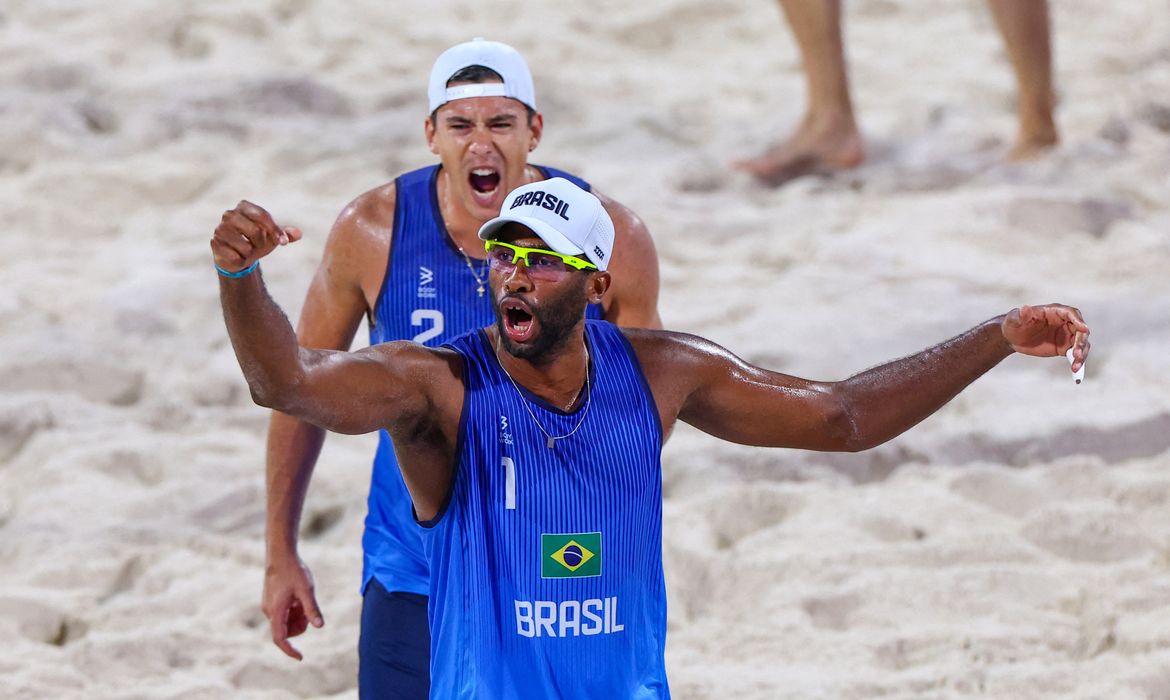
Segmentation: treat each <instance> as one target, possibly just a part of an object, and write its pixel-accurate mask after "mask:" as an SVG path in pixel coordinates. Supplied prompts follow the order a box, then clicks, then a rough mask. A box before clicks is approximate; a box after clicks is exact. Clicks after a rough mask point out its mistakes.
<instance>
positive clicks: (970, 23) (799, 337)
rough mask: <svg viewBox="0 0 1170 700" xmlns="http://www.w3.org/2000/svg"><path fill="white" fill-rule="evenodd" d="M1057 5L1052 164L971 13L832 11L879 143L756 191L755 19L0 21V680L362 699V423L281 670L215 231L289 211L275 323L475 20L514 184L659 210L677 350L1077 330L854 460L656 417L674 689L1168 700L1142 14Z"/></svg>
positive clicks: (1163, 479) (779, 363) (662, 8)
mask: <svg viewBox="0 0 1170 700" xmlns="http://www.w3.org/2000/svg"><path fill="white" fill-rule="evenodd" d="M1054 4H1056V5H1057V7H1056V8H1055V20H1056V21H1055V24H1056V55H1057V68H1058V82H1059V89H1060V94H1061V107H1060V112H1059V116H1060V122H1061V125H1062V127H1063V131H1064V135H1065V137H1066V142H1065V144H1064V145H1063V146H1062V147H1061V148H1060V149H1058V150H1057V151H1056V152H1054V153H1052V154H1051V155H1049V156H1048V157H1045V158H1043V159H1041V160H1040V161H1038V162H1035V163H1033V164H1029V165H1022V166H1017V165H1004V164H1001V163H1000V162H999V157H1000V156H1001V155H1002V153H1003V151H1004V150H1005V148H1006V145H1007V143H1008V142H1009V141H1010V138H1011V135H1012V133H1013V129H1014V119H1013V116H1012V112H1011V109H1012V94H1013V89H1012V81H1011V79H1010V73H1009V71H1008V68H1007V65H1006V61H1005V59H1004V56H1003V51H1002V49H1001V46H1000V43H999V40H998V38H997V36H996V35H995V33H994V31H993V27H992V23H991V21H990V18H989V17H988V15H987V13H986V11H985V9H984V7H983V5H982V3H979V2H974V0H964V1H963V2H949V3H920V2H911V1H910V0H857V1H856V2H850V3H848V14H847V18H848V28H847V33H848V38H849V40H850V52H851V59H852V66H853V79H854V83H855V86H856V90H855V92H856V98H857V103H858V107H859V110H860V113H861V116H862V122H863V126H864V128H865V131H866V133H867V136H868V138H869V142H870V150H871V152H872V155H873V157H872V160H871V162H870V163H869V164H867V165H866V166H865V167H863V168H862V169H861V170H859V171H857V172H856V173H853V174H849V175H845V176H839V177H836V178H833V179H827V180H826V179H808V180H803V181H800V182H797V183H794V184H792V185H791V186H788V187H786V188H784V189H781V190H778V191H770V190H764V189H761V188H758V187H756V186H755V185H753V184H752V183H750V182H748V181H747V180H746V178H744V177H742V176H738V175H732V174H730V173H728V172H727V170H726V168H725V163H726V162H727V161H728V160H730V159H731V158H733V157H735V156H742V155H746V154H751V153H753V152H755V151H758V150H759V149H761V148H762V146H763V145H764V143H766V142H767V141H770V140H774V139H777V138H779V137H780V136H781V135H782V134H783V133H784V131H785V130H786V129H787V128H788V127H789V126H790V125H791V124H793V123H794V121H795V120H796V119H797V117H798V116H799V114H800V110H801V104H802V99H803V86H802V82H801V78H800V73H799V67H798V62H797V59H796V53H795V49H794V47H793V45H792V42H791V40H790V38H789V36H788V34H787V33H786V32H785V31H784V30H783V27H782V24H781V19H780V15H779V12H778V10H777V9H776V8H775V7H774V6H773V5H772V4H771V3H770V2H768V1H766V0H759V2H755V3H733V2H729V1H727V0H720V1H719V2H707V1H700V0H650V1H649V2H644V3H634V4H631V3H626V2H617V1H616V0H602V2H594V3H560V2H542V3H539V4H538V6H536V7H533V6H532V3H521V2H518V1H516V0H509V1H500V2H489V3H479V2H467V1H466V0H440V1H439V2H434V3H428V4H426V5H425V6H424V5H423V4H422V3H414V4H403V3H398V4H394V3H385V2H371V1H368V0H366V1H362V2H348V3H326V2H323V1H322V0H316V1H314V0H271V1H267V2H257V3H237V2H228V1H227V0H219V1H216V2H203V3H198V4H197V7H198V9H183V8H184V7H187V4H184V3H157V2H147V1H146V0H126V1H125V2H119V3H103V4H101V5H100V9H96V8H98V7H99V6H98V5H97V4H93V3H80V2H57V1H54V2H49V1H46V0H38V1H36V2H32V1H21V0H10V1H9V2H5V3H2V4H0V185H2V187H3V192H4V196H3V197H0V221H3V229H2V230H3V234H2V235H3V238H2V242H3V245H2V249H3V255H0V280H3V283H2V284H0V329H2V330H0V333H2V335H0V392H2V393H0V649H2V650H3V653H0V697H2V698H5V699H25V698H29V699H32V698H36V699H41V698H81V697H85V698H192V699H195V698H226V697H232V698H296V697H306V698H309V697H336V698H354V697H356V690H355V672H356V652H355V644H356V638H357V620H358V611H359V605H360V601H359V598H358V594H357V586H358V572H359V567H360V548H359V536H360V531H361V521H362V517H363V516H364V512H365V493H366V486H367V483H368V478H369V460H370V456H371V454H372V451H373V441H372V439H371V438H369V437H364V438H339V437H331V438H330V440H329V441H328V444H327V447H326V451H325V455H324V457H323V459H322V462H321V464H320V467H319V468H318V470H317V474H316V478H315V480H314V483H313V487H312V492H311V494H310V498H309V504H308V507H307V513H306V517H305V522H306V525H307V528H308V531H307V532H306V533H305V535H304V541H303V548H302V552H303V555H304V556H305V558H306V559H307V561H308V562H309V563H310V565H311V566H312V568H313V571H314V573H315V575H316V579H317V585H318V591H319V598H320V601H321V604H322V605H323V607H324V611H325V615H326V619H327V626H326V628H325V629H324V630H321V631H312V632H310V633H309V634H308V635H307V636H306V637H303V638H302V639H301V640H300V641H299V646H300V647H301V648H302V649H303V650H304V652H305V654H306V661H305V662H303V663H301V664H299V665H298V664H296V663H295V662H292V661H290V660H289V659H287V658H285V657H284V656H283V655H282V654H281V653H280V652H279V651H278V650H277V649H276V648H275V647H274V646H272V644H271V643H270V641H269V640H268V632H267V625H266V623H265V621H264V619H263V617H262V615H261V614H260V612H259V610H258V601H259V596H260V582H261V574H262V571H261V570H262V564H263V543H262V540H263V509H264V502H263V481H262V474H263V465H262V459H261V453H262V444H263V432H264V426H265V421H266V416H265V413H264V411H262V410H260V409H258V408H256V407H255V406H253V405H252V404H251V402H250V401H249V399H248V395H247V391H246V389H245V387H244V385H243V382H242V379H241V376H240V372H239V370H238V368H237V367H236V365H235V361H234V358H233V356H232V354H231V351H230V348H229V346H228V342H227V337H226V334H225V331H224V328H223V326H222V322H221V320H220V315H219V308H218V303H217V299H216V283H215V277H214V273H213V272H212V270H211V267H210V259H209V254H208V249H207V240H208V237H209V235H210V232H211V230H212V228H213V227H214V225H215V223H216V222H217V220H218V217H219V214H220V212H221V211H222V210H223V209H225V208H227V207H230V206H232V205H233V204H234V203H235V202H236V201H237V200H239V199H241V198H244V197H246V198H249V199H252V200H254V201H257V202H260V203H262V204H263V205H265V206H267V207H268V208H270V209H271V210H272V211H273V212H274V213H275V214H276V215H277V216H278V217H279V219H280V220H281V221H283V222H285V223H290V224H297V225H300V226H302V227H303V228H304V230H305V231H306V232H307V237H306V240H305V241H304V242H303V243H301V244H298V245H297V246H294V247H292V248H291V249H287V250H282V251H280V254H279V256H277V257H276V258H275V259H273V260H272V261H271V263H270V264H268V265H267V266H266V268H265V270H266V277H267V279H268V281H269V284H270V286H271V288H272V289H273V291H274V293H275V294H276V296H277V297H278V299H279V300H280V301H281V302H282V304H283V305H284V307H285V308H286V309H287V310H288V311H289V312H290V313H292V314H294V315H295V314H296V313H297V311H298V308H299V304H300V299H301V297H302V295H303V293H304V290H305V288H306V284H307V280H308V278H309V275H310V274H311V272H312V270H313V269H314V266H315V261H316V260H317V259H318V257H319V255H320V251H321V246H322V243H323V241H324V237H325V232H326V231H327V230H328V226H329V224H330V223H331V221H332V219H333V217H334V216H335V215H336V213H337V212H338V211H339V210H340V208H341V207H342V205H344V204H345V203H346V202H347V201H348V200H349V198H351V197H352V196H354V195H355V194H357V193H359V192H361V191H364V190H365V189H368V188H369V187H372V186H374V185H376V184H378V183H380V182H383V181H385V180H386V179H387V178H389V177H390V176H391V175H393V174H395V173H397V172H401V171H403V170H406V169H408V168H412V167H416V166H419V165H424V164H427V163H429V162H431V160H432V158H431V156H430V154H429V153H428V152H427V150H426V149H425V146H424V143H423V139H422V121H423V118H424V113H425V109H426V108H425V99H424V94H425V90H424V84H425V77H426V74H427V71H428V69H429V66H430V63H431V61H432V60H433V59H434V57H435V56H436V55H437V54H438V53H439V51H441V50H442V49H443V48H445V47H446V46H447V45H449V44H451V43H454V42H456V41H460V40H463V39H466V38H468V37H470V36H474V35H484V36H488V37H491V38H497V39H501V40H504V41H509V42H511V43H513V44H515V45H516V46H517V47H519V48H520V49H521V51H523V52H524V53H525V54H526V55H527V56H528V58H529V60H530V62H531V64H532V66H533V69H534V72H535V74H536V81H537V89H538V96H539V99H540V101H541V102H542V106H543V110H544V112H545V116H546V120H547V125H548V128H547V132H546V139H545V142H544V143H543V144H542V145H541V147H540V149H539V150H538V151H537V154H536V155H537V156H538V158H537V160H538V162H546V163H549V164H555V165H558V166H560V167H565V168H569V169H573V170H577V171H580V172H581V173H582V174H584V175H585V176H586V177H588V178H590V179H591V180H592V181H593V182H594V183H595V184H597V186H598V187H599V189H602V190H604V191H605V192H607V193H610V194H612V195H614V196H615V197H617V198H618V199H620V200H621V201H623V202H625V203H627V204H629V205H630V206H631V207H633V208H634V209H635V210H636V211H637V212H639V213H640V214H641V215H642V216H643V218H644V219H645V220H646V222H647V223H648V225H649V227H650V229H651V231H652V232H653V233H654V234H655V236H656V239H657V242H658V246H659V252H660V255H661V259H662V272H663V289H662V313H663V317H664V319H665V321H666V323H667V324H668V325H669V326H671V327H675V328H679V329H685V330H689V331H694V332H698V333H702V334H704V335H707V336H709V337H711V338H713V339H715V340H717V341H719V342H722V343H725V344H726V345H728V346H729V347H731V348H733V349H734V350H736V351H737V352H739V353H740V354H742V355H743V356H745V357H746V358H748V359H750V360H752V361H755V362H758V363H761V364H764V365H766V366H769V367H773V368H777V369H782V370H785V371H790V372H793V373H797V374H802V375H805V376H813V377H817V378H826V379H828V378H842V377H844V376H847V375H848V374H849V373H851V372H853V371H856V370H859V369H862V368H864V367H866V366H869V365H872V364H876V363H878V362H880V361H882V360H883V359H887V358H890V357H893V356H896V355H900V354H905V353H909V352H912V351H914V350H917V349H919V348H921V347H924V346H926V345H927V344H929V343H932V342H935V341H938V340H942V339H943V338H945V337H948V336H950V335H952V334H955V333H958V332H960V331H962V330H964V329H965V328H967V327H969V326H971V325H973V324H974V323H976V322H978V321H981V320H983V319H985V318H988V317H991V316H993V315H995V314H998V313H1001V312H1003V311H1006V310H1008V309H1010V308H1011V307H1012V306H1015V305H1018V304H1021V303H1042V302H1047V301H1055V300H1059V301H1065V302H1069V303H1073V304H1076V305H1078V306H1080V307H1081V308H1082V309H1083V310H1084V312H1085V315H1086V316H1087V318H1088V319H1089V321H1090V322H1091V324H1092V325H1093V328H1094V340H1095V347H1094V353H1093V357H1092V358H1091V361H1090V363H1089V366H1088V375H1087V379H1086V382H1085V384H1083V385H1081V386H1079V387H1077V386H1074V385H1073V383H1072V381H1071V380H1070V379H1069V376H1068V364H1067V363H1066V362H1065V360H1064V359H1063V358H1054V359H1052V360H1048V361H1037V360H1031V359H1026V358H1012V359H1010V360H1009V361H1007V362H1005V363H1004V364H1003V366H1001V367H999V368H997V369H996V370H995V371H994V372H993V373H992V374H991V375H989V376H988V377H986V378H984V379H983V380H981V381H980V382H979V383H977V384H976V385H975V386H974V387H972V388H971V389H970V390H969V391H967V392H966V393H965V394H963V395H962V396H961V397H960V398H958V399H957V400H956V401H954V402H953V403H952V404H951V405H950V406H948V407H947V408H946V409H944V410H943V411H942V412H941V413H940V414H939V415H937V416H935V417H933V418H931V419H930V420H928V421H926V422H925V423H924V424H922V425H921V426H919V427H917V428H916V429H914V430H913V431H912V432H911V433H909V434H907V435H906V436H904V437H902V438H900V439H898V440H895V441H894V442H892V443H891V444H889V445H886V446H884V447H882V448H880V449H878V450H875V451H873V452H871V453H868V454H862V455H852V456H827V455H818V454H804V453H796V452H787V451H764V450H755V449H747V448H741V447H735V446H729V445H725V444H722V443H718V442H716V441H714V440H713V439H711V438H708V437H706V436H703V435H700V434H698V433H697V432H696V431H694V430H691V429H689V428H686V427H685V426H684V427H680V428H679V429H678V430H677V431H676V434H675V436H674V437H673V439H672V440H671V442H670V444H669V446H668V448H667V450H666V455H665V489H666V494H667V504H666V523H665V541H666V569H667V576H668V583H669V588H670V596H671V637H670V640H669V645H668V654H669V656H668V660H669V665H670V673H671V680H672V685H673V689H674V691H675V695H676V696H677V697H679V698H684V699H685V698H724V697H737V698H870V697H878V696H881V697H892V698H922V697H927V698H946V697H966V696H985V697H996V698H1170V670H1168V669H1170V452H1168V449H1170V373H1168V371H1167V363H1166V361H1165V358H1166V356H1167V347H1170V303H1168V302H1170V272H1168V271H1170V249H1168V245H1167V234H1168V232H1170V97H1168V96H1170V12H1168V11H1167V9H1168V8H1167V5H1166V3H1165V2H1164V1H1163V0H1129V1H1127V2H1123V3H1117V6H1116V7H1115V6H1114V4H1112V3H1110V4H1106V5H1102V4H1101V3H1098V2H1090V1H1089V0H1060V2H1057V3H1054ZM194 6H196V5H192V7H194ZM424 7H425V9H424ZM245 8H247V9H245Z"/></svg>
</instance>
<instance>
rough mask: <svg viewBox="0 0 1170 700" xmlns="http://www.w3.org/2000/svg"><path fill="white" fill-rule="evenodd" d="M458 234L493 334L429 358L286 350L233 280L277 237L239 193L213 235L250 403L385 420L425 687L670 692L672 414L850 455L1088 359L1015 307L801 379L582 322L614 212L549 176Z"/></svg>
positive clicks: (1063, 314)
mask: <svg viewBox="0 0 1170 700" xmlns="http://www.w3.org/2000/svg"><path fill="white" fill-rule="evenodd" d="M479 235H480V237H481V238H483V239H485V240H486V248H487V252H488V260H489V261H490V276H489V280H488V281H489V285H490V288H491V298H492V302H493V304H494V306H495V323H494V324H493V325H490V326H488V327H486V328H482V329H480V330H478V331H474V332H472V333H468V334H465V335H463V336H460V337H459V338H456V339H455V340H453V341H452V342H450V343H449V344H447V345H445V346H443V347H441V348H429V347H424V346H422V345H419V344H417V343H410V342H397V343H387V344H384V345H378V346H375V347H371V348H366V349H362V350H359V351H358V352H355V353H345V352H336V351H328V350H312V349H309V348H306V347H304V346H303V345H298V344H297V338H296V335H295V334H294V333H293V330H292V327H291V326H290V325H289V323H288V321H287V319H285V318H284V316H283V314H282V313H281V311H280V309H279V307H277V305H276V303H275V302H274V301H273V300H272V298H271V297H270V296H269V295H268V294H267V292H266V291H265V289H264V286H263V283H262V281H261V279H260V274H259V273H257V272H255V270H256V269H257V268H256V262H257V261H258V260H259V259H260V258H261V257H263V256H264V255H267V254H268V253H270V252H272V250H274V249H275V248H276V247H277V246H278V245H280V244H282V243H287V242H288V241H290V240H293V239H296V238H299V232H297V231H296V230H293V229H282V228H280V227H279V226H277V225H276V223H275V222H274V221H273V220H272V219H271V217H269V216H268V215H267V214H266V213H265V212H264V211H263V210H261V209H259V208H258V207H255V206H253V205H251V204H249V203H247V202H244V203H241V204H240V206H239V207H237V208H236V209H234V210H232V211H230V212H228V213H227V214H226V215H225V216H224V219H223V222H222V223H221V224H220V225H219V227H218V228H217V229H216V231H215V236H214V238H213V239H212V242H211V247H212V251H213V254H214V258H215V263H216V266H217V267H218V268H219V269H220V273H221V275H224V276H223V277H222V278H221V280H220V299H221V301H222V304H223V310H224V319H225V322H226V324H227V328H228V333H229V335H230V336H231V339H232V345H233V346H234V347H235V351H236V356H237V358H238V360H239V362H240V367H241V368H242V369H243V371H244V375H245V377H246V378H247V380H248V385H249V387H250V388H251V391H252V396H253V397H254V398H255V400H256V401H257V402H258V403H260V404H261V405H264V406H270V407H273V408H276V409H277V410H280V411H285V412H288V413H290V414H293V415H296V416H298V417H300V418H301V419H303V420H307V421H311V422H313V423H314V424H316V425H320V426H322V427H323V428H326V429H329V430H335V431H338V432H344V433H362V432H368V431H372V430H379V429H382V428H385V429H387V430H389V432H390V435H391V437H392V439H393V441H394V448H395V450H396V451H397V453H398V456H399V460H400V464H401V466H402V475H403V477H404V479H405V481H406V485H407V488H408V489H409V491H410V497H411V500H412V502H413V505H414V512H415V517H416V518H417V521H418V525H419V526H420V531H421V532H423V533H425V534H424V539H425V544H426V553H427V558H428V561H429V563H430V571H431V581H430V594H431V597H430V614H431V671H432V678H431V683H432V686H431V693H432V697H435V698H444V699H450V698H469V699H470V698H589V699H594V698H607V699H609V698H666V697H669V689H668V686H667V682H666V672H665V662H664V654H665V646H666V597H665V590H664V584H663V573H662V543H661V530H662V482H661V462H660V459H661V447H662V442H663V440H664V439H665V437H666V435H668V434H669V432H670V430H671V428H672V426H673V425H674V422H675V421H676V420H680V419H681V420H683V421H686V422H687V423H690V424H691V425H694V426H695V427H697V428H699V429H700V430H703V431H705V432H707V433H710V434H711V435H714V436H715V437H719V438H722V439H725V440H731V441H734V442H738V443H742V444H748V445H759V446H770V447H795V448H803V449H810V450H832V451H857V450H863V449H867V448H870V447H874V446H876V445H879V444H881V443H883V442H885V441H886V440H889V439H891V438H893V437H894V436H896V435H898V434H899V433H901V432H903V431H905V430H906V429H908V428H910V427H911V426H913V425H914V424H916V423H917V422H919V421H920V420H922V419H923V418H925V417H927V416H928V415H930V414H931V413H933V412H934V411H936V410H938V409H939V408H940V407H942V406H943V404H945V403H947V401H949V400H950V399H951V398H952V397H954V396H955V395H956V394H958V393H959V392H960V391H961V390H962V389H963V388H964V387H966V386H967V385H968V384H970V383H971V382H972V381H974V380H975V379H976V378H978V377H979V376H980V375H982V374H983V373H985V372H987V371H988V370H990V369H991V368H992V367H994V366H995V365H997V364H998V363H999V362H1000V361H1002V360H1003V359H1004V358H1006V357H1007V356H1008V355H1011V354H1012V353H1013V352H1020V353H1024V354H1028V355H1035V356H1039V357H1059V356H1061V355H1063V354H1064V353H1065V352H1066V351H1067V350H1068V349H1069V348H1072V351H1073V353H1072V357H1073V363H1072V369H1073V370H1074V371H1076V370H1078V369H1079V368H1080V367H1081V366H1083V365H1084V362H1085V359H1086V357H1087V355H1088V350H1089V343H1088V333H1089V328H1088V326H1086V325H1085V323H1084V321H1083V320H1082V318H1081V314H1080V312H1079V311H1077V310H1076V309H1073V308H1070V307H1067V306H1062V305H1058V304H1052V305H1046V306H1037V307H1027V306H1025V307H1022V308H1019V309H1014V310H1013V311H1011V312H1010V313H1008V314H1006V315H1004V316H1000V317H997V318H994V319H991V320H989V321H986V322H984V323H981V324H979V325H978V326H976V327H975V328H973V329H971V330H969V331H967V332H965V333H963V334H961V335H959V336H957V337H955V338H952V339H951V340H948V341H946V342H943V343H941V344H939V345H936V346H934V347H932V348H929V349H927V350H925V351H923V352H921V353H918V354H916V355H911V356H909V357H906V358H903V359H900V360H894V361H893V362H889V363H887V364H884V365H881V366H878V367H875V368H873V369H870V370H866V371H864V372H861V373H860V374H857V375H854V376H853V377H850V378H849V379H846V380H844V381H840V382H818V381H809V380H806V379H800V378H798V377H792V376H787V375H783V374H779V373H776V372H770V371H767V370H764V369H760V368H758V367H753V366H751V365H749V364H747V363H745V362H743V361H742V360H740V359H739V358H737V357H735V356H734V355H732V354H731V353H730V352H728V351H726V350H724V349H723V348H720V347H718V346H717V345H715V344H714V343H711V342H709V341H707V340H704V339H702V338H698V337H695V336H691V335H685V334H681V333H670V332H666V331H660V330H632V329H619V328H617V327H615V326H612V325H610V324H607V323H599V322H597V321H592V320H586V318H585V309H586V307H587V306H588V305H589V304H591V303H596V302H598V301H599V300H601V299H603V298H604V297H605V294H606V293H607V291H608V290H609V289H610V287H611V285H612V284H615V283H616V277H617V274H618V273H616V272H615V273H614V274H612V275H611V273H610V272H609V271H608V268H609V262H610V260H611V258H613V257H614V249H613V245H614V235H613V224H612V222H611V221H610V217H609V215H608V214H607V213H606V211H605V208H604V207H603V206H602V204H601V202H600V201H598V200H597V198H595V197H593V196H592V195H590V194H588V193H586V192H584V191H582V190H580V189H578V188H577V187H575V186H574V185H572V184H571V183H569V182H568V181H566V180H562V179H552V180H548V181H545V182H538V183H533V184H529V185H525V186H523V187H520V188H518V189H516V190H515V191H514V192H512V193H511V194H510V195H509V196H508V198H507V200H506V201H505V202H504V205H503V210H502V212H501V216H500V217H499V218H497V219H494V220H492V221H489V222H488V223H487V224H485V225H484V226H483V227H482V228H480V230H479ZM619 243H620V241H619ZM245 271H249V272H245ZM241 274H242V276H241Z"/></svg>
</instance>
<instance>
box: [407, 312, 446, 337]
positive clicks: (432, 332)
mask: <svg viewBox="0 0 1170 700" xmlns="http://www.w3.org/2000/svg"><path fill="white" fill-rule="evenodd" d="M427 321H430V322H431V327H430V328H427V329H426V330H424V331H421V332H419V333H418V334H417V335H415V336H414V337H413V338H411V340H413V341H414V342H416V343H425V342H427V341H428V340H431V339H432V338H438V337H439V336H440V335H443V312H442V311H439V310H438V309H415V310H414V311H413V312H412V313H411V314H410V325H411V326H422V325H425V324H426V322H427Z"/></svg>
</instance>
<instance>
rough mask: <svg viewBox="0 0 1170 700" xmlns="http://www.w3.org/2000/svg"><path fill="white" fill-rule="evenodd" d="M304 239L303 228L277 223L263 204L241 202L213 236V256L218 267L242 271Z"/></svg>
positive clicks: (229, 213) (231, 270)
mask: <svg viewBox="0 0 1170 700" xmlns="http://www.w3.org/2000/svg"><path fill="white" fill-rule="evenodd" d="M299 240H301V230H300V229H298V228H296V227H293V226H277V225H276V222H275V221H273V220H272V216H271V215H270V214H269V213H268V212H267V211H265V210H264V209H263V208H262V207H259V206H257V205H255V204H252V203H251V202H249V201H246V200H245V201H242V202H240V203H239V204H237V205H236V208H235V209H229V210H227V211H225V212H224V213H223V218H222V219H220V221H219V226H216V227H215V235H213V236H212V237H211V255H212V257H213V258H214V259H215V265H216V267H219V268H220V269H222V270H224V271H227V272H239V271H240V270H243V269H245V268H247V267H248V266H249V265H251V264H252V263H254V262H256V261H257V260H259V259H260V258H262V257H264V256H265V255H268V254H269V253H271V252H272V251H273V250H276V247H277V246H281V245H288V244H289V243H292V242H294V241H299Z"/></svg>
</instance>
